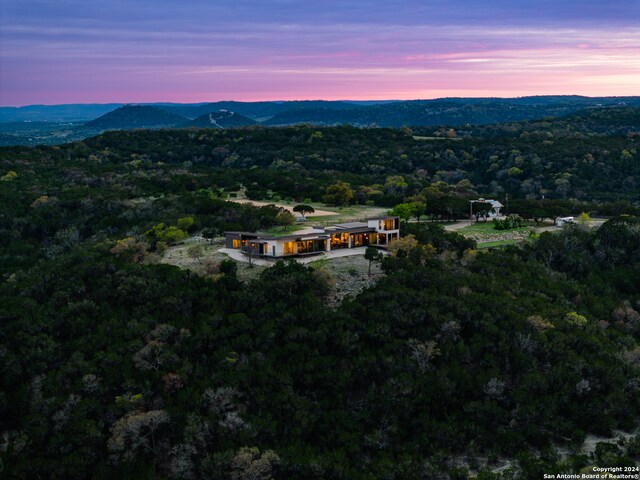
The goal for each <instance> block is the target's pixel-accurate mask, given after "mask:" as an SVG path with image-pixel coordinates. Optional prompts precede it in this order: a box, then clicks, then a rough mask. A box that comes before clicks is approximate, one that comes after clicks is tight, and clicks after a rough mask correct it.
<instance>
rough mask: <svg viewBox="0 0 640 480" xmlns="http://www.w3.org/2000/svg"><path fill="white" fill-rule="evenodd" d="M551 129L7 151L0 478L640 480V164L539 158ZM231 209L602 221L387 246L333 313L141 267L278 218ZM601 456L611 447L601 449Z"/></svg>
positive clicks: (268, 275) (318, 278) (291, 298)
mask: <svg viewBox="0 0 640 480" xmlns="http://www.w3.org/2000/svg"><path fill="white" fill-rule="evenodd" d="M625 121H626V117H625ZM559 122H565V123H558V124H557V129H554V128H551V127H549V126H548V125H546V124H543V125H541V126H540V128H539V130H536V128H533V127H526V128H525V129H528V130H530V131H528V134H527V135H523V134H522V132H521V133H520V134H518V135H514V136H510V135H494V133H488V134H487V135H485V136H483V135H480V134H478V133H470V134H469V135H462V134H461V135H459V136H458V135H457V132H455V131H454V132H450V128H448V127H446V128H443V129H442V131H440V129H437V130H434V131H433V132H411V131H410V130H409V129H407V128H404V129H357V128H353V127H336V128H318V127H310V126H299V127H288V128H264V127H250V128H245V129H237V130H224V131H220V130H213V129H194V130H161V131H143V130H141V131H126V132H110V133H106V134H103V135H101V136H98V137H94V138H91V139H87V140H84V141H80V142H75V143H71V144H65V145H61V146H56V147H34V148H27V147H11V148H2V149H0V202H1V203H0V204H1V205H2V208H1V209H0V302H1V304H2V308H1V309H0V385H1V386H0V418H2V422H1V424H0V476H3V477H6V478H16V479H32V478H51V479H63V478H64V479H69V478H93V479H111V478H166V479H191V478H194V479H196V478H216V479H233V480H239V479H247V480H248V479H270V478H276V479H370V478H387V479H417V478H424V479H465V478H478V479H485V480H486V479H533V478H542V477H543V474H544V473H547V474H551V473H576V472H579V471H581V470H582V469H586V468H588V467H590V466H594V465H597V466H599V467H606V466H633V465H636V464H637V463H638V462H639V461H640V436H639V435H638V433H637V432H638V430H637V429H638V424H639V420H640V343H639V342H640V313H639V312H640V290H639V289H638V285H640V220H638V217H637V216H634V214H638V213H640V212H638V205H637V203H636V202H637V200H638V194H639V193H640V191H639V190H640V184H639V183H638V182H639V181H640V171H639V170H638V165H639V164H640V162H639V161H638V160H639V156H640V152H639V150H638V142H639V141H640V138H639V137H638V135H637V134H633V131H631V130H627V131H624V132H619V134H615V135H614V134H610V133H608V131H603V132H601V133H598V132H597V131H595V127H594V128H593V131H590V134H588V135H587V134H586V133H584V131H583V134H582V135H580V136H578V135H564V134H562V135H561V134H556V133H557V132H559V131H565V130H566V120H561V121H559ZM614 123H615V122H614ZM585 125H587V126H586V127H584V128H583V130H584V129H587V128H592V127H589V126H588V125H589V122H585ZM599 125H601V124H599ZM504 128H507V127H506V126H505V127H504ZM519 128H520V127H519ZM538 131H539V134H537V133H535V132H538ZM532 132H533V133H532ZM635 132H637V128H636V130H635ZM427 134H428V135H427ZM440 134H441V135H440ZM421 135H424V137H427V138H424V137H423V138H420V137H421ZM414 137H416V138H414ZM243 187H244V188H246V193H247V195H248V196H249V197H252V198H256V199H262V200H265V199H267V200H269V199H270V200H272V201H277V200H279V199H286V198H290V199H293V200H296V201H305V200H309V201H314V202H318V201H328V203H331V202H333V203H334V204H340V203H341V202H344V203H361V204H369V205H378V206H383V207H389V208H391V207H395V206H397V205H398V204H401V203H413V204H416V203H417V204H420V205H421V206H422V207H423V208H424V212H425V213H426V214H427V215H430V216H431V220H446V219H448V217H451V218H456V217H458V216H464V215H466V208H468V200H469V199H471V198H477V197H478V196H480V195H483V196H486V197H487V198H489V197H491V196H494V197H496V198H499V199H503V198H504V196H505V194H509V195H510V197H511V207H510V208H512V209H513V211H515V212H517V213H520V214H522V215H523V216H525V217H528V218H534V219H535V218H537V217H538V216H540V215H542V216H546V215H547V213H546V212H551V211H557V212H560V213H561V212H564V211H568V212H576V211H578V212H579V211H582V210H585V211H589V212H591V213H600V214H606V215H608V216H610V217H611V219H609V220H608V221H607V222H606V223H604V225H603V226H602V227H600V228H599V229H597V230H591V229H588V228H584V227H582V226H579V225H576V226H572V227H568V228H565V229H563V230H562V231H561V232H559V233H549V232H545V233H542V234H539V235H533V236H532V237H531V238H530V239H529V241H527V242H526V243H525V244H524V245H522V246H518V247H507V248H501V249H489V250H487V251H483V252H481V251H479V250H476V249H475V244H474V242H473V241H472V240H469V239H465V238H464V237H462V236H461V235H458V234H456V233H448V232H446V231H445V230H444V228H443V227H442V226H440V225H439V224H438V223H436V222H422V223H416V222H412V223H406V222H405V223H404V224H403V227H402V234H403V236H404V240H405V242H404V243H403V244H402V245H403V247H402V248H399V249H398V250H396V251H395V252H394V255H390V256H386V257H385V258H384V259H383V260H381V269H382V274H381V275H380V277H379V278H378V280H377V281H376V282H374V283H373V284H372V285H371V286H370V287H368V288H366V289H365V290H364V291H363V292H362V293H360V294H358V295H357V296H351V297H347V298H346V299H345V300H344V301H343V302H342V303H340V304H339V305H336V306H329V305H328V302H327V301H326V298H327V295H328V292H329V290H330V289H331V279H330V278H328V276H327V274H326V272H323V271H322V267H321V266H320V267H318V266H305V265H301V264H298V263H296V262H293V261H292V262H279V263H276V264H274V266H272V267H270V268H266V269H264V271H262V272H261V273H260V274H259V275H258V276H256V277H255V278H253V279H249V280H246V279H242V278H241V277H240V276H239V275H238V272H237V268H238V267H237V265H236V263H235V262H234V261H231V260H227V261H224V262H222V263H221V264H220V265H219V266H218V268H217V271H216V272H215V274H213V275H198V274H196V273H194V272H192V271H189V270H185V269H180V268H177V267H174V266H169V265H165V264H161V263H159V262H157V261H154V259H156V260H157V258H158V257H159V256H161V255H162V251H163V249H166V248H167V247H168V246H171V245H172V244H174V243H178V242H180V241H182V240H184V238H185V237H187V236H188V235H189V236H194V235H202V236H204V237H205V238H215V237H216V236H218V235H219V234H220V232H222V231H224V230H260V229H267V228H270V227H272V226H274V225H277V224H278V223H279V222H280V218H281V216H280V215H279V214H280V213H281V209H279V208H278V207H276V206H273V205H271V206H265V207H254V206H250V205H244V204H238V203H232V202H229V201H227V200H228V199H229V198H230V195H233V194H234V192H237V191H239V190H241V189H242V188H243ZM336 192H344V195H342V196H339V195H337V194H336ZM347 193H348V194H347ZM543 197H544V199H543ZM540 211H542V212H543V213H540ZM410 236H411V237H410ZM407 239H411V241H407ZM616 431H623V432H627V433H628V434H629V437H628V439H627V440H626V441H621V442H616V441H607V440H606V439H608V438H612V437H613V435H614V432H616ZM594 438H595V439H599V440H597V441H596V443H597V444H596V446H595V448H594V450H593V452H592V453H585V451H584V450H583V449H582V447H583V445H584V444H585V441H591V440H593V439H594ZM498 467H501V468H498Z"/></svg>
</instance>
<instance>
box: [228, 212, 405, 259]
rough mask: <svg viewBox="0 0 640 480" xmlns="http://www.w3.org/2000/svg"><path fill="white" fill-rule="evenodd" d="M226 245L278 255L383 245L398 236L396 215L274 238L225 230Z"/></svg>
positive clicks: (256, 254)
mask: <svg viewBox="0 0 640 480" xmlns="http://www.w3.org/2000/svg"><path fill="white" fill-rule="evenodd" d="M224 236H225V246H226V248H233V249H237V250H241V251H242V252H243V253H245V254H247V255H254V256H258V257H267V258H281V257H291V256H303V255H318V254H320V253H322V252H330V251H332V250H338V249H341V248H356V247H364V246H368V245H371V246H378V247H383V248H384V247H385V246H386V245H387V244H388V243H389V242H390V241H391V240H394V239H396V238H398V237H399V236H400V218H399V217H382V218H372V219H369V220H367V221H366V222H350V223H339V224H337V225H332V226H330V227H313V229H311V231H310V232H307V233H300V234H293V235H287V236H284V237H276V236H272V235H260V234H258V233H250V232H225V233H224Z"/></svg>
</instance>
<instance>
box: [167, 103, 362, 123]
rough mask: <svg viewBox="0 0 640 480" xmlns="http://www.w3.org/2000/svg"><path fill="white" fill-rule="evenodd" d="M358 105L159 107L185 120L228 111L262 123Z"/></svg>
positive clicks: (356, 106) (242, 104)
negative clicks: (279, 116)
mask: <svg viewBox="0 0 640 480" xmlns="http://www.w3.org/2000/svg"><path fill="white" fill-rule="evenodd" d="M359 107H360V105H358V104H355V103H351V102H342V101H325V100H302V101H288V102H233V101H230V102H214V103H207V104H203V105H184V106H182V105H168V106H159V108H163V109H164V110H167V111H168V112H172V113H175V114H177V115H182V116H183V117H187V118H197V117H201V116H202V115H206V114H207V113H211V112H218V111H220V110H229V111H232V112H236V113H239V114H240V115H244V116H245V117H249V118H251V119H252V120H255V121H257V122H263V121H265V120H268V119H269V118H271V117H273V116H274V115H277V114H278V113H280V112H284V111H296V110H301V109H308V108H326V109H330V110H350V109H356V108H359Z"/></svg>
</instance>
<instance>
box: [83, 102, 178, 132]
mask: <svg viewBox="0 0 640 480" xmlns="http://www.w3.org/2000/svg"><path fill="white" fill-rule="evenodd" d="M186 121H187V119H186V118H185V117H181V116H180V115H176V114H175V113H171V112H167V111H166V110H163V109H161V108H157V107H149V106H144V105H125V106H123V107H120V108H118V109H116V110H114V111H112V112H109V113H107V114H105V115H102V116H101V117H98V118H96V119H95V120H92V121H90V122H87V123H85V124H84V126H83V128H84V129H89V130H127V129H131V128H163V127H177V126H179V125H184V123H185V122H186Z"/></svg>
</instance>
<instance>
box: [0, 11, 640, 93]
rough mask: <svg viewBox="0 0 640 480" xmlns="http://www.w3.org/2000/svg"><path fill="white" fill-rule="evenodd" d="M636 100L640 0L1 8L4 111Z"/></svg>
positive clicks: (0, 63)
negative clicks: (224, 103) (223, 103)
mask: <svg viewBox="0 0 640 480" xmlns="http://www.w3.org/2000/svg"><path fill="white" fill-rule="evenodd" d="M560 94H577V95H588V96H613V95H615V96H624V95H640V0H607V1H602V0H580V1H578V0H535V1H534V0H458V1H456V0H449V1H445V0H423V1H402V0H395V1H390V0H386V1H377V0H376V1H364V0H335V1H334V0H316V1H306V2H305V1H290V0H250V1H244V0H235V1H229V0H182V1H178V0H126V1H124V0H101V1H95V0H82V1H79V0H55V1H54V0H2V2H0V105H3V106H20V105H30V104H61V103H111V102H115V103H120V102H122V103H125V102H126V103H143V102H206V101H217V100H239V101H256V100H300V99H327V100H337V99H350V100H373V99H419V98H421V99H426V98H440V97H516V96H524V95H560Z"/></svg>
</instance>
